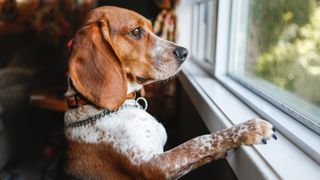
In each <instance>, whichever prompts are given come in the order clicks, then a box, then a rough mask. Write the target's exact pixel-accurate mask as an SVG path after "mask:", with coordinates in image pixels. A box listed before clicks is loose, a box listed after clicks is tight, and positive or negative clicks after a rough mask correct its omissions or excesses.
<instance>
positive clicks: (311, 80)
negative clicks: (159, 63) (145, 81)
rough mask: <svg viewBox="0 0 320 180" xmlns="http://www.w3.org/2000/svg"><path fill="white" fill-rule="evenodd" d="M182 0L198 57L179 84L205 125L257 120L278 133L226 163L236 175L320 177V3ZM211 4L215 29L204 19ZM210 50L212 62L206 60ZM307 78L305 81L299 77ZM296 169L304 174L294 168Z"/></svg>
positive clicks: (193, 51) (310, 0)
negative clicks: (271, 141)
mask: <svg viewBox="0 0 320 180" xmlns="http://www.w3.org/2000/svg"><path fill="white" fill-rule="evenodd" d="M182 2H185V3H182ZM182 2H181V3H182V4H183V5H184V6H183V7H185V9H184V10H185V11H182V10H180V13H181V16H180V18H181V17H183V20H188V19H189V23H190V22H191V31H190V32H188V31H189V29H188V30H187V29H180V31H184V32H185V34H191V35H192V38H191V42H190V44H189V42H187V41H181V42H184V43H185V44H186V45H189V47H191V55H192V56H191V58H190V60H191V62H190V63H186V64H185V65H184V69H183V72H184V73H183V76H181V77H180V80H181V82H182V85H183V86H184V87H185V89H186V91H187V93H188V94H189V96H190V99H191V100H192V102H193V103H194V104H195V107H196V109H197V110H198V111H199V113H200V115H201V116H202V118H203V120H204V122H205V123H206V125H207V127H208V128H209V129H210V131H212V132H214V131H216V130H219V129H222V128H225V127H230V126H232V125H234V124H237V123H240V122H243V121H245V120H247V119H250V118H255V117H258V116H259V117H261V118H263V119H266V120H268V121H269V122H271V123H272V124H273V125H274V126H275V127H276V128H277V129H278V132H279V133H278V135H279V139H278V141H277V142H275V143H274V144H273V145H271V148H270V146H267V147H264V146H259V147H253V149H254V151H252V152H247V151H246V150H247V149H241V148H240V151H241V152H239V151H235V153H236V155H235V157H237V158H235V159H233V158H231V159H228V162H229V163H230V165H231V167H232V168H233V169H234V170H235V172H236V174H237V176H239V177H241V178H242V179H247V178H248V177H247V176H246V175H252V174H255V173H260V175H261V176H260V177H261V178H260V179H294V178H298V179H299V178H300V179H301V178H302V179H303V178H304V177H305V175H306V174H305V173H301V172H308V174H307V175H308V176H310V177H311V176H314V177H319V175H320V174H319V171H318V168H319V166H318V165H319V162H320V151H319V147H320V139H319V133H320V126H319V124H320V121H319V117H320V116H319V113H320V111H319V108H320V105H319V101H318V100H317V99H318V98H319V93H320V88H319V81H320V77H319V76H318V67H320V62H319V59H318V57H320V54H319V55H318V51H319V50H318V49H319V48H320V43H318V41H317V40H318V39H320V19H318V17H319V18H320V13H319V14H318V12H317V9H318V8H319V7H320V0H306V1H301V0H274V1H267V0H264V1H261V0H220V1H214V0H212V1H210V0H190V1H182ZM187 2H188V3H189V5H190V6H188V5H186V4H187ZM209 2H212V3H213V6H212V7H213V8H212V12H210V13H211V15H212V19H211V20H212V21H213V24H212V25H211V26H208V25H207V24H209V22H207V19H208V17H207V18H204V17H206V13H207V12H205V11H207V10H208V9H207V10H205V9H206V6H208V3H209ZM203 4H204V7H201V6H202V5H203ZM201 8H202V9H201ZM190 11H191V12H190ZM200 11H201V12H200ZM186 12H188V14H189V17H188V16H185V14H186ZM201 14H203V15H201ZM180 21H182V20H180ZM317 22H319V23H318V24H317ZM201 26H203V27H206V28H204V29H206V30H205V31H204V30H201V28H202V29H203V27H201ZM180 27H181V26H180ZM208 27H210V28H211V30H210V31H212V32H211V33H212V34H210V31H209V30H207V29H208ZM318 29H319V30H318ZM201 34H206V36H205V37H202V35H201ZM209 37H210V38H211V40H210V39H209ZM208 41H212V42H211V45H210V44H209V45H208V44H207V43H205V42H208ZM199 46H200V47H199ZM210 49H211V50H210ZM212 49H213V50H212ZM201 50H202V51H203V52H200V51H201ZM209 51H211V53H212V56H211V59H208V58H207V57H208V56H207V57H206V56H205V54H206V53H205V52H209ZM319 52H320V51H319ZM209 54H210V53H209ZM208 60H209V61H208ZM207 62H210V63H207ZM300 66H301V67H300ZM207 72H209V73H207ZM311 74H312V75H313V76H314V77H310V76H309V75H311ZM307 75H308V76H309V77H307ZM301 77H303V78H304V79H305V80H301V79H297V78H301ZM295 80H299V81H300V82H299V81H296V82H293V81H295ZM190 87H191V88H190ZM317 90H318V91H319V93H318V91H317ZM306 92H307V93H306ZM271 149H272V150H271ZM257 158H258V159H259V158H261V159H260V160H258V159H257ZM240 159H247V160H248V161H238V160H240ZM261 162H263V163H261ZM295 164H303V165H302V166H300V168H305V170H302V171H296V166H295ZM311 167H313V168H314V169H312V168H311ZM256 168H257V169H256ZM253 169H255V170H253ZM265 175H267V176H265ZM258 179H259V178H258Z"/></svg>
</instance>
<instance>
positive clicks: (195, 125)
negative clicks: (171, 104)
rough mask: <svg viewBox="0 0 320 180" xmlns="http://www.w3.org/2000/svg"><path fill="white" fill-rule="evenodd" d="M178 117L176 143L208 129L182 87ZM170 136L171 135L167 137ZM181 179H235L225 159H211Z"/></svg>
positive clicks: (206, 132) (205, 132)
mask: <svg viewBox="0 0 320 180" xmlns="http://www.w3.org/2000/svg"><path fill="white" fill-rule="evenodd" d="M179 94H180V95H179V107H180V108H179V117H178V119H177V131H176V133H175V134H176V137H175V138H176V139H175V140H176V144H177V145H178V144H181V143H183V142H185V141H187V140H189V139H192V138H194V137H197V136H200V135H203V134H208V133H209V131H208V129H207V128H206V126H205V124H204V123H203V121H202V119H201V117H200V115H199V114H198V112H197V111H196V109H195V107H194V105H193V104H192V102H191V101H190V99H189V97H188V95H187V94H186V92H185V91H184V90H183V89H182V90H181V92H180V93H179ZM169 138H172V137H169ZM181 179H182V180H194V179H201V180H206V179H208V180H209V179H223V180H236V179H237V177H236V176H235V174H234V173H233V171H232V169H231V167H230V166H229V164H228V162H227V161H226V160H225V159H222V160H217V161H212V162H211V163H209V164H207V165H204V166H202V167H200V168H198V169H196V170H194V171H192V172H191V173H189V174H187V175H186V176H184V177H183V178H181Z"/></svg>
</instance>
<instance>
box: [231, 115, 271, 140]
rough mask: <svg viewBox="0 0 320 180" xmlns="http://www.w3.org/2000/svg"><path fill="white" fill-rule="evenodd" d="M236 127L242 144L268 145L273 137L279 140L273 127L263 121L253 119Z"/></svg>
mask: <svg viewBox="0 0 320 180" xmlns="http://www.w3.org/2000/svg"><path fill="white" fill-rule="evenodd" d="M236 127H237V128H236V129H237V132H236V133H237V135H238V137H239V139H238V142H239V143H240V144H244V145H253V144H267V140H269V139H270V138H271V137H272V138H274V139H277V136H276V134H275V129H274V127H273V125H272V124H270V123H268V122H267V121H265V120H262V119H252V120H249V121H246V122H244V123H241V124H239V125H237V126H236Z"/></svg>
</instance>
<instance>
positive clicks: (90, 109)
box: [65, 80, 143, 124]
mask: <svg viewBox="0 0 320 180" xmlns="http://www.w3.org/2000/svg"><path fill="white" fill-rule="evenodd" d="M69 81H70V80H69ZM142 88H143V86H142V85H140V84H137V83H135V82H128V91H127V100H126V101H125V102H124V104H123V105H126V104H128V105H132V104H133V103H136V102H135V100H134V98H135V92H136V91H139V90H141V89H142ZM65 97H66V100H67V102H68V107H69V108H68V114H69V115H71V116H72V117H73V118H72V119H70V118H65V119H66V120H67V121H69V122H65V123H67V124H68V123H71V122H77V121H79V120H83V119H86V118H89V117H92V116H94V115H95V114H98V113H100V112H101V111H103V110H104V109H101V108H99V107H97V106H95V105H94V104H92V103H91V102H90V101H88V100H86V99H85V97H83V96H82V95H81V94H80V93H78V92H77V91H76V90H75V89H74V87H73V85H72V83H70V82H68V90H67V92H66V93H65Z"/></svg>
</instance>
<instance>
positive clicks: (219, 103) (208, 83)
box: [178, 0, 320, 179]
mask: <svg viewBox="0 0 320 180" xmlns="http://www.w3.org/2000/svg"><path fill="white" fill-rule="evenodd" d="M195 2H199V1H192V0H190V1H188V3H190V4H191V6H192V4H193V3H195ZM232 2H234V1H232V0H219V1H218V3H217V9H218V14H217V25H216V26H217V27H216V31H217V32H216V35H215V36H214V37H215V38H216V39H215V41H216V49H215V54H214V63H213V65H212V64H209V63H206V62H205V61H201V60H199V59H197V58H195V57H193V56H191V57H190V58H189V61H190V62H187V64H185V65H184V68H183V73H182V75H181V76H180V80H181V82H182V85H183V87H185V90H186V91H187V93H188V94H189V96H190V98H191V100H192V102H193V103H194V104H195V106H196V108H197V110H198V111H199V113H200V115H201V117H202V118H203V120H204V122H205V123H206V125H207V127H208V128H209V129H210V131H211V132H214V131H216V130H219V129H222V128H226V127H230V126H232V125H234V124H236V123H239V118H242V121H244V120H248V119H245V118H246V117H252V115H255V117H257V116H260V117H262V118H263V119H266V120H268V121H270V122H271V123H272V124H273V125H274V126H275V127H276V128H277V129H278V135H280V138H279V140H278V141H277V142H276V143H278V145H277V146H281V147H282V149H283V151H284V152H286V154H290V153H292V152H293V151H294V153H293V154H295V155H293V156H292V158H293V162H296V164H293V163H292V164H286V163H287V162H277V163H276V164H275V163H274V162H275V161H277V159H274V158H272V157H271V156H270V153H271V154H272V152H268V154H266V151H264V150H261V149H263V148H260V147H256V146H254V147H252V149H254V150H253V151H254V152H253V151H251V152H248V151H247V150H248V149H251V148H247V147H244V148H243V147H241V148H240V150H239V151H240V152H239V151H236V152H235V156H238V158H240V159H241V158H249V159H251V160H253V159H254V160H253V161H248V162H239V161H238V160H239V159H238V160H236V161H234V160H231V159H232V157H231V159H228V158H227V160H228V162H229V164H230V165H231V167H232V168H233V169H234V171H235V172H236V174H237V176H238V177H242V178H244V177H248V175H246V174H243V172H248V171H245V170H244V169H245V168H246V167H248V169H249V168H250V171H249V172H248V173H249V174H252V173H254V174H255V172H252V171H253V170H252V168H257V169H259V170H256V171H259V172H258V173H260V176H258V177H261V178H266V177H273V178H274V179H280V178H281V177H292V176H293V175H296V174H298V173H299V172H295V171H294V172H293V171H291V172H286V170H285V169H295V168H294V167H290V168H288V167H287V166H288V165H289V166H290V165H292V166H296V165H297V164H298V163H300V164H303V163H305V164H304V165H305V166H308V165H309V164H310V166H312V167H317V165H316V164H318V167H319V164H320V152H319V149H320V138H319V135H318V134H316V133H315V132H313V131H311V130H310V129H308V128H306V127H305V126H304V125H302V124H301V123H299V122H297V121H296V120H295V119H293V118H292V117H291V116H288V115H287V114H286V113H283V112H282V111H281V110H279V109H278V108H277V107H275V106H274V105H273V104H271V103H270V102H268V101H266V100H264V99H263V98H261V97H260V96H258V95H257V94H256V93H254V92H252V91H251V90H250V89H248V88H247V87H245V86H243V84H241V83H239V82H238V81H236V80H235V79H234V78H232V77H230V76H229V74H228V62H229V61H228V60H229V59H230V58H231V57H232V56H231V55H230V54H229V52H230V48H229V47H230V46H229V45H230V43H232V42H230V41H231V37H230V33H231V32H232V30H231V27H232V23H231V22H232V13H231V12H232V5H233V4H232ZM185 6H186V5H183V7H185ZM191 9H192V8H191ZM191 12H192V10H191ZM189 17H191V16H189ZM181 21H183V20H180V22H181ZM190 25H191V27H192V23H191V24H190ZM180 27H181V25H180ZM190 29H191V28H190ZM187 34H188V33H187ZM189 34H191V31H190V32H189ZM184 35H186V34H184ZM178 43H180V42H179V39H178ZM182 44H183V43H182ZM187 44H188V43H187ZM191 44H192V41H190V46H191ZM187 47H188V45H187ZM204 82H205V83H204ZM190 87H192V88H191V89H190ZM210 88H211V89H210ZM211 91H212V92H211ZM230 98H231V99H233V100H231V101H228V102H224V101H225V99H230ZM233 101H235V102H233ZM239 101H240V102H239ZM234 104H235V105H234ZM228 106H232V107H233V108H240V110H235V112H234V113H233V112H231V113H230V111H229V112H227V111H228ZM241 107H242V108H241ZM229 110H230V109H229ZM211 111H212V112H211ZM235 114H236V115H238V116H239V117H235ZM276 143H274V145H273V147H274V148H276V145H275V144H276ZM280 144H281V145H280ZM293 149H294V150H293ZM287 151H288V152H287ZM300 151H301V152H300ZM302 152H303V153H302ZM301 153H302V154H301ZM274 155H275V156H277V155H276V154H274ZM257 156H258V157H259V158H258V159H259V160H257V159H256V158H257ZM301 156H305V157H309V158H310V159H308V158H302V159H299V158H301ZM266 157H268V158H266ZM261 161H263V162H264V165H262V164H263V163H262V164H261ZM239 163H240V164H241V167H243V168H244V169H243V168H242V169H241V167H240V169H241V170H239ZM250 164H251V165H250ZM311 164H312V165H311ZM304 165H302V166H304ZM279 167H280V169H281V168H282V169H281V170H279V169H277V168H279ZM270 168H271V169H270ZM254 171H255V170H254ZM266 172H267V173H266ZM309 173H310V175H316V174H319V173H318V172H317V171H316V170H314V168H313V171H311V172H309ZM266 174H268V175H266ZM257 179H259V178H257ZM267 179H268V178H267Z"/></svg>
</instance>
